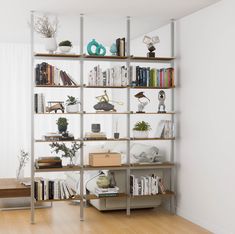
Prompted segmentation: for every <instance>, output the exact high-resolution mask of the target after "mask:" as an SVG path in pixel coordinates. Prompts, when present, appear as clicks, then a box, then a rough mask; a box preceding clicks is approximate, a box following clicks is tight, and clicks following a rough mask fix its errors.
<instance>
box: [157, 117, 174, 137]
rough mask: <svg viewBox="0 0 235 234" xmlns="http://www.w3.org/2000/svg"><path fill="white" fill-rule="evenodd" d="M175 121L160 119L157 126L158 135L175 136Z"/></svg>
mask: <svg viewBox="0 0 235 234" xmlns="http://www.w3.org/2000/svg"><path fill="white" fill-rule="evenodd" d="M174 129H175V128H174V123H173V122H172V121H171V120H160V122H159V123H158V126H157V135H156V137H159V138H171V137H174Z"/></svg>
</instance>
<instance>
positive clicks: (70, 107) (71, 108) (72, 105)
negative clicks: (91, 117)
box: [66, 96, 80, 113]
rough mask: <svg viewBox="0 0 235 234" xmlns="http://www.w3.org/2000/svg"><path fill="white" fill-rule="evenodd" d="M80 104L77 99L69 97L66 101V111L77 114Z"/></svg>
mask: <svg viewBox="0 0 235 234" xmlns="http://www.w3.org/2000/svg"><path fill="white" fill-rule="evenodd" d="M79 104H80V102H79V101H78V99H77V98H75V97H73V96H68V99H67V100H66V111H67V112H68V113H76V112H78V111H79Z"/></svg>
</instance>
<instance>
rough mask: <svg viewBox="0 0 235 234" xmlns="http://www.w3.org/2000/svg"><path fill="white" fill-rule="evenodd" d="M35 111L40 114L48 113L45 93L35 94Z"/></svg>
mask: <svg viewBox="0 0 235 234" xmlns="http://www.w3.org/2000/svg"><path fill="white" fill-rule="evenodd" d="M34 111H35V113H39V114H41V113H45V112H46V105H45V96H44V94H43V93H35V94H34Z"/></svg>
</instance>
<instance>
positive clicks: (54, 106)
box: [46, 102, 64, 113]
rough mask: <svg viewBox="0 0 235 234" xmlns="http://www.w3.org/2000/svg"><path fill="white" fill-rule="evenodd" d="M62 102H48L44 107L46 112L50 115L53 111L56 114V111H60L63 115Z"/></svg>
mask: <svg viewBox="0 0 235 234" xmlns="http://www.w3.org/2000/svg"><path fill="white" fill-rule="evenodd" d="M63 104H64V102H48V105H49V106H47V107H46V112H49V113H51V112H52V111H55V113H57V111H58V110H60V111H61V112H62V113H64V105H63Z"/></svg>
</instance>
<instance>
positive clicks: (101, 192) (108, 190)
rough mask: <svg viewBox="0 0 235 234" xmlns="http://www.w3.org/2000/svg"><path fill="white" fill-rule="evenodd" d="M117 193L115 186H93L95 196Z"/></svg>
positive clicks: (111, 195)
mask: <svg viewBox="0 0 235 234" xmlns="http://www.w3.org/2000/svg"><path fill="white" fill-rule="evenodd" d="M118 193H119V188H118V187H117V186H116V187H114V188H98V187H96V188H95V195H96V196H97V197H116V196H118Z"/></svg>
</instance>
